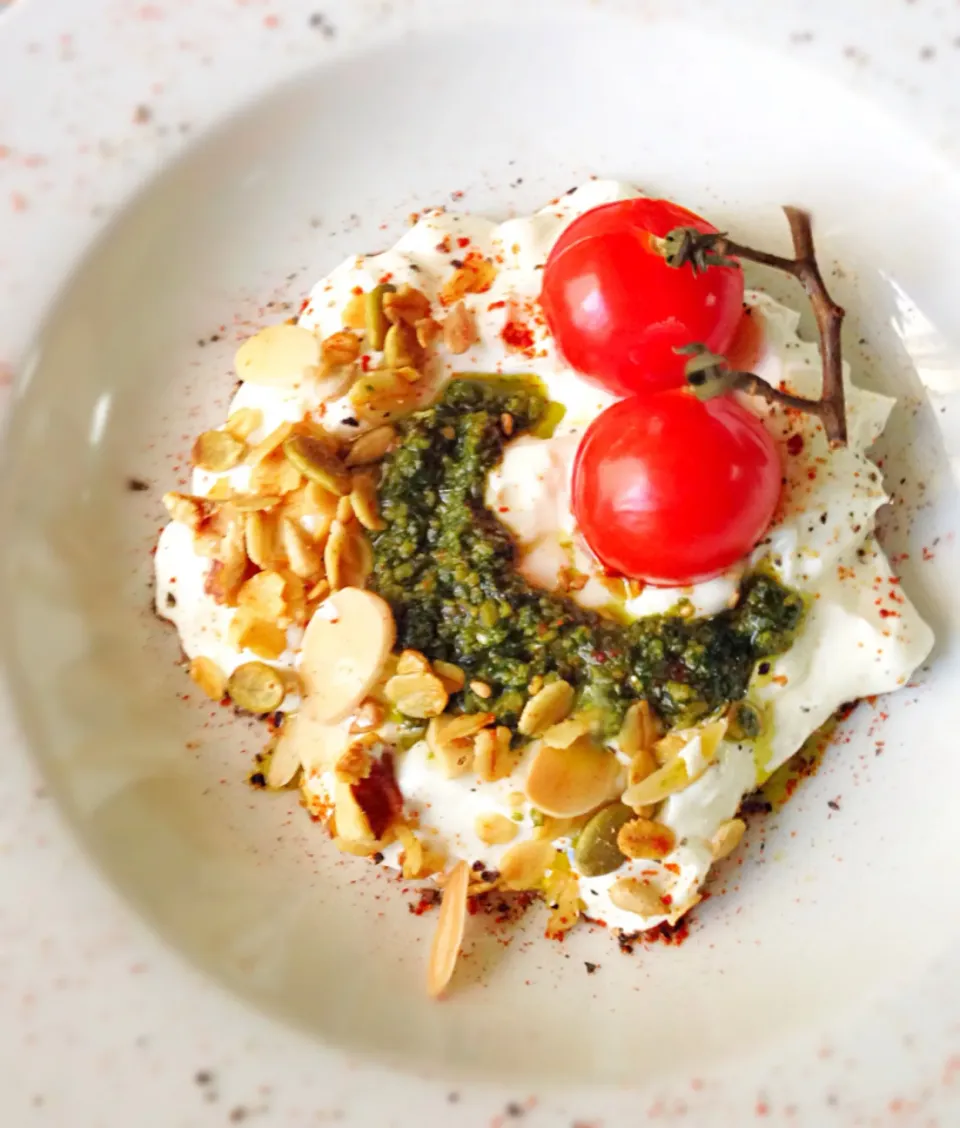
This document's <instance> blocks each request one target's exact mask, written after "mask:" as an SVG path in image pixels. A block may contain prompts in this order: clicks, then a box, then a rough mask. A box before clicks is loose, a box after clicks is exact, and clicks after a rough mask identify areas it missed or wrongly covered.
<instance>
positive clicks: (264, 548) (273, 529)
mask: <svg viewBox="0 0 960 1128" xmlns="http://www.w3.org/2000/svg"><path fill="white" fill-rule="evenodd" d="M244 517H245V520H244V529H245V534H246V542H245V543H246V548H247V556H249V557H250V559H251V560H252V561H253V562H254V564H256V566H257V567H258V568H264V569H270V568H273V567H274V566H275V565H276V563H277V555H278V548H277V522H276V518H275V517H274V515H273V514H272V513H266V512H263V511H259V512H253V513H247V514H245V515H244Z"/></svg>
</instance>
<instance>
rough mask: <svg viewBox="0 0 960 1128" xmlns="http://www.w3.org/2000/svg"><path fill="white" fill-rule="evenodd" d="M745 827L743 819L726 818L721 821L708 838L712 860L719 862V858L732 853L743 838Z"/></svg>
mask: <svg viewBox="0 0 960 1128" xmlns="http://www.w3.org/2000/svg"><path fill="white" fill-rule="evenodd" d="M746 829H747V824H746V823H745V822H744V821H743V819H727V821H726V822H722V823H721V824H720V825H719V826H718V827H717V829H716V831H715V832H714V835H713V837H712V838H711V839H710V850H711V852H712V854H713V860H714V861H715V862H719V861H720V859H721V858H726V857H728V856H729V855H730V854H732V853H733V852H734V850H736V848H737V847H738V846H739V845H740V843H741V841H742V840H743V835H744V832H745V831H746Z"/></svg>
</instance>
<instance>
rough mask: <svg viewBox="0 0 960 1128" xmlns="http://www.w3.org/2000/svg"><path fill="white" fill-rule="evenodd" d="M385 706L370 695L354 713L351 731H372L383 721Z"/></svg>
mask: <svg viewBox="0 0 960 1128" xmlns="http://www.w3.org/2000/svg"><path fill="white" fill-rule="evenodd" d="M383 715H384V714H383V706H382V705H380V703H379V702H377V701H374V700H373V698H372V697H368V698H367V700H366V701H364V702H363V703H362V704H361V706H360V708H359V709H358V710H357V712H356V714H355V715H354V718H353V720H352V721H351V722H350V732H351V733H357V732H370V731H372V730H373V729H375V728H377V726H378V725H380V724H382V723H383Z"/></svg>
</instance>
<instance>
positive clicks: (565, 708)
mask: <svg viewBox="0 0 960 1128" xmlns="http://www.w3.org/2000/svg"><path fill="white" fill-rule="evenodd" d="M573 698H574V692H573V686H572V685H570V683H569V682H565V681H563V680H560V681H555V682H550V683H548V684H547V685H545V686H544V687H543V689H541V690H540V692H539V693H537V694H535V695H534V696H533V697H531V698H530V700H529V701H528V702H527V703H526V705H524V707H523V712H522V713H521V714H520V720H519V722H518V723H517V729H518V731H519V732H520V733H522V734H523V735H524V736H539V735H540V734H541V733H542V732H543V731H544V730H545V729H548V728H550V726H551V725H555V724H557V723H558V722H559V721H562V720H563V719H564V717H566V715H567V714H568V713H569V712H570V709H571V708H572V706H573Z"/></svg>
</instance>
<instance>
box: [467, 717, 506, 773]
mask: <svg viewBox="0 0 960 1128" xmlns="http://www.w3.org/2000/svg"><path fill="white" fill-rule="evenodd" d="M510 739H511V733H510V730H509V729H508V728H507V727H506V725H498V726H497V727H496V728H495V729H488V728H484V729H482V730H481V731H480V732H478V733H477V735H476V739H475V740H474V746H473V747H474V758H473V769H474V771H475V772H476V773H477V775H478V776H479V777H480V779H482V780H483V781H484V783H495V782H496V781H497V780H499V779H506V778H507V777H508V776H509V775H510V774H511V773H512V772H513V769H514V768H515V767H516V757H515V756H514V754H513V752H512V751H511V749H510Z"/></svg>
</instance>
